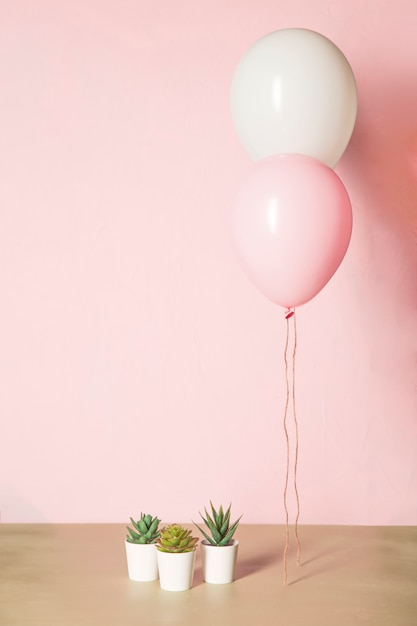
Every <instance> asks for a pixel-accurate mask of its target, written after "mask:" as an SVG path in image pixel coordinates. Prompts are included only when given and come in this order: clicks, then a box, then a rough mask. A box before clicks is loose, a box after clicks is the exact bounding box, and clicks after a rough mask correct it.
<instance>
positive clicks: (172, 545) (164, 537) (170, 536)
mask: <svg viewBox="0 0 417 626" xmlns="http://www.w3.org/2000/svg"><path fill="white" fill-rule="evenodd" d="M197 543H198V537H192V531H191V530H187V529H186V528H184V527H183V526H181V524H170V526H166V528H163V529H162V530H161V535H160V537H159V539H158V541H157V543H156V547H157V549H158V550H159V551H160V552H192V551H193V550H194V549H195V547H196V545H197Z"/></svg>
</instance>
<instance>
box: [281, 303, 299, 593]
mask: <svg viewBox="0 0 417 626" xmlns="http://www.w3.org/2000/svg"><path fill="white" fill-rule="evenodd" d="M291 318H293V323H294V346H293V351H292V394H291V395H292V405H293V419H294V428H295V459H294V491H295V497H296V502H297V515H296V520H295V538H296V541H297V565H300V558H301V544H300V539H299V536H298V520H299V517H300V499H299V495H298V487H297V466H298V421H297V413H296V405H295V356H296V352H297V326H296V319H295V311H294V310H292V309H287V310H286V312H285V319H286V322H287V333H286V339H285V349H284V362H285V384H286V398H285V410H284V424H283V425H284V433H285V440H286V451H287V459H286V474H285V486H284V509H285V548H284V555H283V561H284V585H285V586H286V585H287V556H288V548H289V535H290V533H289V524H288V518H289V516H288V504H287V493H288V479H289V473H290V440H289V435H288V427H287V416H288V406H289V401H290V377H289V367H288V346H289V335H290V322H289V320H290V319H291Z"/></svg>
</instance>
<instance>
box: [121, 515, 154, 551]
mask: <svg viewBox="0 0 417 626" xmlns="http://www.w3.org/2000/svg"><path fill="white" fill-rule="evenodd" d="M130 521H131V522H132V526H133V528H130V527H129V526H126V528H127V530H128V531H129V534H128V535H126V541H128V542H129V543H141V544H144V543H156V540H157V539H158V538H159V534H160V533H159V524H160V522H161V520H160V519H158V518H157V517H152V515H149V514H147V515H145V514H144V513H141V514H140V519H139V520H138V521H137V522H135V520H134V519H133V518H132V517H131V518H130Z"/></svg>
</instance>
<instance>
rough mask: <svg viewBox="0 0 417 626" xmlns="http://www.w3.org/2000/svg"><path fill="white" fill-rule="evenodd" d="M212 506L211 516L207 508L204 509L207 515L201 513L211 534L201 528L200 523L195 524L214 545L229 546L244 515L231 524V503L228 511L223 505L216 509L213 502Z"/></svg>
mask: <svg viewBox="0 0 417 626" xmlns="http://www.w3.org/2000/svg"><path fill="white" fill-rule="evenodd" d="M210 506H211V513H212V514H211V516H210V515H209V514H208V513H207V509H204V511H205V513H206V517H204V516H203V515H202V514H201V513H200V515H201V518H202V520H203V522H204V523H205V525H206V526H207V529H208V530H209V531H210V534H208V533H207V532H205V531H204V530H203V529H202V528H200V526H198V524H195V525H196V526H197V528H198V530H199V531H200V532H201V533H202V535H204V537H205V539H206V540H207V541H208V542H209V543H210V544H211V545H212V546H227V545H228V544H229V543H230V542H231V541H232V538H233V535H234V534H235V532H236V529H237V527H238V525H239V522H240V519H241V517H242V516H240V517H239V518H238V519H237V520H236V521H235V522H233V523H232V524H230V510H231V508H232V505H231V504H230V505H229V508H228V509H227V511H226V512H224V511H223V507H222V506H221V505H220V508H219V510H218V511H216V509H215V508H214V506H213V504H212V503H211V502H210ZM194 523H195V522H194Z"/></svg>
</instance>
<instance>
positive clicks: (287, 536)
mask: <svg viewBox="0 0 417 626" xmlns="http://www.w3.org/2000/svg"><path fill="white" fill-rule="evenodd" d="M285 319H286V321H287V336H286V340H285V350H284V362H285V383H286V400H285V411H284V433H285V439H286V444H287V465H286V475H285V487H284V509H285V548H284V556H283V559H284V585H285V586H286V585H287V554H288V546H289V537H290V533H289V526H288V506H287V490H288V476H289V471H290V440H289V437H288V429H287V413H288V404H289V400H290V385H289V379H288V357H287V351H288V340H289V330H290V329H289V321H288V320H289V316H288V315H286V316H285Z"/></svg>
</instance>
